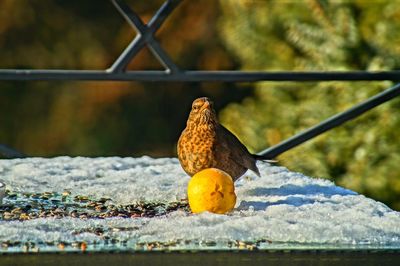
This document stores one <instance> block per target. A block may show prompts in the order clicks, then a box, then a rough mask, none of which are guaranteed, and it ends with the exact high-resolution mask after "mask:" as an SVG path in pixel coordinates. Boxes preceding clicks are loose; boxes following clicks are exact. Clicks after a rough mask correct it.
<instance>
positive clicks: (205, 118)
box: [188, 97, 217, 125]
mask: <svg viewBox="0 0 400 266" xmlns="http://www.w3.org/2000/svg"><path fill="white" fill-rule="evenodd" d="M189 123H195V124H196V125H209V124H215V123H217V114H216V113H215V110H214V108H213V103H212V101H210V99H208V98H207V97H201V98H198V99H196V100H194V101H193V104H192V110H191V111H190V115H189V119H188V124H189Z"/></svg>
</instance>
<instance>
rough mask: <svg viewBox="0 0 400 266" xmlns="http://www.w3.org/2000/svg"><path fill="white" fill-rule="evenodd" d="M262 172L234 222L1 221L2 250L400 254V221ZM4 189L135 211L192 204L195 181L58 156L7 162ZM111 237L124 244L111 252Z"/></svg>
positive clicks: (247, 188) (274, 170)
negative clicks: (15, 245) (79, 246)
mask: <svg viewBox="0 0 400 266" xmlns="http://www.w3.org/2000/svg"><path fill="white" fill-rule="evenodd" d="M258 166H259V168H260V172H261V177H257V176H256V175H254V174H253V173H251V172H248V173H246V175H245V176H244V177H242V178H241V179H240V180H239V181H237V182H236V183H235V186H236V194H237V204H236V207H235V209H234V210H233V211H232V212H231V213H229V214H227V215H217V214H212V213H207V212H206V213H201V214H197V215H194V214H190V213H187V212H185V211H183V210H177V211H174V212H171V213H169V214H167V215H163V216H159V217H153V218H147V217H138V218H118V217H116V218H107V219H86V220H84V219H79V218H61V219H54V218H39V219H32V220H27V221H5V220H3V219H0V242H13V241H14V242H16V241H19V242H21V243H26V242H29V243H49V242H54V243H60V242H63V243H67V244H71V243H74V242H82V241H84V242H86V243H87V244H88V250H90V249H93V250H96V249H115V248H117V249H120V250H121V249H127V250H146V249H148V248H149V243H162V244H163V246H162V248H161V249H169V250H184V249H200V250H201V249H241V248H243V247H245V248H246V245H247V247H249V245H250V247H251V245H253V246H255V247H257V248H258V249H280V248H297V249H302V248H319V249H332V248H334V249H335V248H340V249H343V248H352V249H354V248H357V249H362V248H382V249H383V248H399V247H400V213H399V212H396V211H393V210H391V209H390V208H388V207H387V206H386V205H384V204H382V203H380V202H377V201H374V200H372V199H369V198H367V197H365V196H363V195H359V194H357V193H355V192H353V191H351V190H348V189H345V188H342V187H338V186H335V185H334V184H333V183H332V182H330V181H328V180H325V179H317V178H310V177H307V176H305V175H303V174H301V173H295V172H291V171H289V170H287V169H286V168H284V167H279V166H271V165H269V164H267V163H259V164H258ZM0 180H1V181H2V182H3V183H5V185H6V188H7V189H8V190H10V191H14V192H24V193H25V192H35V193H38V192H46V191H50V192H59V193H62V192H63V191H65V190H68V191H71V193H72V196H73V195H86V196H89V197H92V198H95V199H99V198H102V197H106V198H111V200H112V201H111V202H112V203H113V204H132V203H135V202H138V201H150V202H159V201H162V202H174V201H179V200H181V199H184V198H186V187H187V183H188V181H189V177H188V176H187V175H186V174H185V173H184V172H183V170H182V169H181V167H180V165H179V162H178V160H177V159H176V158H161V159H152V158H150V157H146V156H145V157H141V158H119V157H107V158H83V157H76V158H71V157H57V158H49V159H46V158H27V159H14V160H0ZM92 228H101V229H102V230H103V231H104V235H97V234H94V233H93V232H92V231H91V230H90V229H92ZM104 236H107V237H108V239H114V240H115V241H117V242H118V243H120V245H119V246H117V247H116V246H115V245H114V246H113V245H111V246H110V244H109V243H108V241H107V240H106V238H105V237H104ZM115 241H114V242H115ZM156 248H157V247H156ZM49 249H50V250H51V248H50V247H47V246H42V247H41V250H49ZM16 251H19V250H18V249H17V250H16Z"/></svg>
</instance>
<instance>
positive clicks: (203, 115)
mask: <svg viewBox="0 0 400 266" xmlns="http://www.w3.org/2000/svg"><path fill="white" fill-rule="evenodd" d="M177 153H178V159H179V162H180V164H181V166H182V168H183V170H184V171H185V172H186V173H187V174H188V175H189V176H193V175H195V174H196V173H197V172H199V171H201V170H203V169H207V168H217V169H220V170H222V171H224V172H226V173H228V174H229V175H230V176H231V177H232V179H233V181H236V180H238V179H239V178H240V177H241V176H242V175H243V174H244V173H245V172H246V171H247V170H248V169H250V170H252V171H253V172H254V173H256V174H257V175H258V176H260V171H259V170H258V168H257V165H256V161H257V160H262V161H267V162H275V161H273V160H270V159H271V158H266V157H264V156H262V155H257V154H251V153H250V152H249V151H248V150H247V148H246V147H245V146H244V145H243V143H241V142H240V140H239V139H238V138H237V137H236V136H235V135H234V134H233V133H232V132H230V131H229V130H228V129H226V128H225V127H224V126H223V125H221V124H220V123H219V122H218V119H217V115H216V112H215V110H214V108H213V102H212V101H211V100H210V99H209V98H207V97H201V98H197V99H196V100H194V101H193V104H192V109H191V111H190V114H189V117H188V119H187V122H186V127H185V129H184V130H183V131H182V133H181V135H180V137H179V139H178V143H177Z"/></svg>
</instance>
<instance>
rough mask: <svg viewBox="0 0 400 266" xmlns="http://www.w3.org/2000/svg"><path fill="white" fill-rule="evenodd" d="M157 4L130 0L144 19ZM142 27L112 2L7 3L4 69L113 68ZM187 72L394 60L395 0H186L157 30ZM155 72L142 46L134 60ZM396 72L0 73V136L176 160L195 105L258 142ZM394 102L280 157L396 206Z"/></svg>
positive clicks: (382, 65) (33, 145)
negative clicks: (265, 77) (132, 76)
mask: <svg viewBox="0 0 400 266" xmlns="http://www.w3.org/2000/svg"><path fill="white" fill-rule="evenodd" d="M162 2H163V1H158V0H152V1H130V0H127V3H129V4H130V5H131V7H132V8H133V9H134V10H136V11H137V12H138V13H139V14H140V15H141V17H142V18H143V20H144V21H146V22H147V21H148V20H149V19H150V18H151V17H152V15H153V13H154V12H155V11H156V10H157V9H158V8H159V6H160V5H161V4H162ZM134 35H135V32H134V31H133V30H132V29H131V28H130V27H129V25H128V24H127V23H126V22H125V20H124V19H123V18H122V17H121V16H120V15H119V13H118V12H117V11H116V9H115V8H114V7H113V5H112V4H111V2H110V1H107V0H103V1H77V0H71V1H62V0H2V1H0V68H35V69H37V68H50V69H56V68H63V69H106V68H108V67H109V66H110V65H111V64H112V63H113V62H114V60H115V59H116V58H117V57H118V55H119V54H120V53H121V51H123V49H124V48H125V47H126V46H127V45H128V43H129V42H130V41H131V39H132V38H133V36H134ZM157 38H158V39H159V40H160V43H161V45H162V46H163V48H164V49H165V50H166V51H168V53H169V54H170V55H171V57H172V58H173V60H174V61H175V62H176V64H177V65H178V66H180V67H181V68H183V69H190V70H265V71H272V70H293V71H300V70H303V71H307V70H340V71H346V70H393V69H399V67H400V42H399V40H400V1H399V0H379V1H378V0H376V1H373V0H354V1H345V0H335V1H327V0H325V1H322V0H321V1H316V0H307V1H261V0H220V1H215V0H202V1H183V3H182V4H181V5H180V6H179V7H178V8H177V9H176V10H175V11H174V13H173V14H172V16H171V17H170V18H169V19H168V20H167V21H166V23H165V24H164V25H163V27H162V28H161V29H160V30H159V32H157ZM129 69H130V70H135V69H140V70H144V69H161V66H160V65H159V63H158V62H157V61H156V60H155V59H154V58H153V56H152V55H151V53H149V51H148V50H147V49H144V50H143V51H142V52H140V54H139V55H138V56H137V57H136V58H135V59H134V60H133V61H132V62H131V64H130V65H129ZM392 85H393V83H392V82H388V81H387V82H319V83H318V82H307V83H296V82H280V83H279V82H259V83H251V84H250V83H246V84H235V83H218V82H210V83H178V82H174V83H165V82H164V83H139V82H92V81H85V82H75V81H68V82H67V81H62V82H61V81H53V82H47V81H46V82H45V81H30V82H25V81H24V82H23V81H19V82H17V81H0V144H5V145H8V146H11V147H13V148H15V149H17V150H20V151H22V152H24V153H26V154H28V155H29V156H44V157H52V156H58V155H70V156H114V155H115V156H141V155H150V156H153V157H162V156H175V145H176V141H177V139H178V137H179V134H180V132H181V130H182V129H183V128H184V126H185V120H186V118H187V115H188V112H189V109H190V105H191V102H192V100H193V99H195V98H196V97H199V96H209V97H211V98H212V99H213V100H214V102H215V107H216V109H217V112H218V114H219V117H220V120H221V122H222V123H223V124H224V125H225V126H226V127H228V128H229V129H230V130H232V131H233V132H234V133H235V134H236V135H237V136H238V137H239V138H240V139H241V140H242V141H243V142H244V143H245V144H246V146H248V147H249V149H250V150H251V151H253V152H257V151H260V150H262V149H264V148H266V147H268V146H271V145H274V144H277V143H279V142H280V141H282V140H284V139H286V138H288V137H290V136H292V135H293V134H295V133H297V132H299V131H301V130H303V129H306V128H308V127H310V126H312V125H315V124H316V123H318V122H319V121H321V120H323V119H325V118H327V117H329V116H331V115H333V114H335V113H337V112H340V111H343V110H345V109H347V108H349V107H351V106H352V105H354V104H356V103H359V102H361V101H363V100H364V99H366V98H368V97H369V96H372V95H373V94H375V93H377V92H379V91H382V90H384V89H385V88H388V87H390V86H392ZM399 129H400V99H394V100H392V101H391V102H389V103H386V104H384V105H382V106H380V107H378V108H376V109H374V110H372V111H370V112H368V114H366V115H363V116H361V117H360V118H358V119H356V120H354V121H351V122H349V123H347V124H346V125H344V126H342V127H340V128H338V129H335V130H332V131H330V132H328V133H325V134H324V135H322V136H320V137H318V138H316V139H314V140H312V141H309V142H308V143H306V144H303V145H302V146H299V147H297V148H295V149H293V150H291V151H288V152H286V153H284V154H283V155H281V156H279V157H278V159H279V162H280V164H282V165H284V166H287V167H288V168H289V169H291V170H293V171H299V172H303V173H305V174H308V175H312V176H318V177H323V178H329V179H331V180H333V181H335V182H336V183H337V184H339V185H341V186H344V187H346V188H349V189H353V190H355V191H357V192H359V193H363V194H365V195H367V196H369V197H372V198H375V199H377V200H380V201H383V202H384V203H386V204H388V205H389V206H390V207H392V208H394V209H397V210H400V153H399V152H400V137H399Z"/></svg>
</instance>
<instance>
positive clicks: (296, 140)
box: [259, 83, 400, 158]
mask: <svg viewBox="0 0 400 266" xmlns="http://www.w3.org/2000/svg"><path fill="white" fill-rule="evenodd" d="M399 95H400V83H399V84H397V85H395V86H394V87H392V88H389V89H387V90H385V91H383V92H381V93H379V94H376V95H375V96H373V97H371V98H369V99H368V100H366V101H364V102H362V103H360V104H358V105H356V106H354V107H352V108H350V109H348V110H346V111H344V112H342V113H339V114H336V115H334V116H332V117H330V118H328V119H326V120H325V121H323V122H321V123H319V124H318V125H316V126H313V127H311V128H310V129H307V130H306V131H303V132H301V133H299V134H297V135H295V136H293V137H290V138H288V139H287V140H285V141H283V142H281V143H279V144H277V145H275V146H272V147H270V148H268V149H265V150H263V151H261V152H260V153H259V155H263V156H265V157H267V158H275V157H276V156H278V155H279V154H281V153H284V152H285V151H287V150H290V149H292V148H293V147H296V146H297V145H300V144H302V143H304V142H306V141H307V140H309V139H312V138H314V137H316V136H318V135H320V134H322V133H324V132H325V131H328V130H330V129H332V128H334V127H337V126H339V125H341V124H343V123H345V122H347V121H349V120H352V119H354V118H356V117H358V116H360V115H361V114H363V113H365V112H366V111H368V110H370V109H372V108H374V107H376V106H378V105H381V104H382V103H385V102H387V101H389V100H391V99H393V98H395V97H397V96H399Z"/></svg>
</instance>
